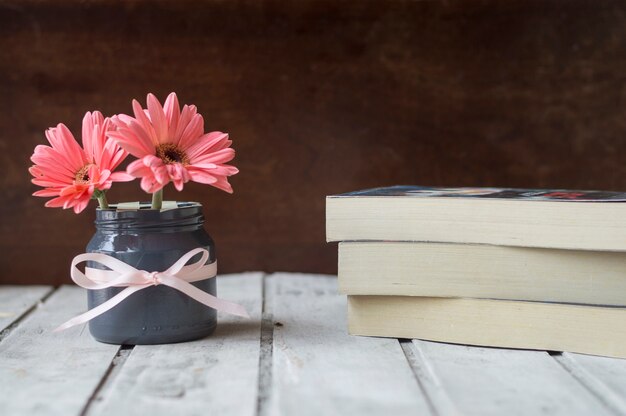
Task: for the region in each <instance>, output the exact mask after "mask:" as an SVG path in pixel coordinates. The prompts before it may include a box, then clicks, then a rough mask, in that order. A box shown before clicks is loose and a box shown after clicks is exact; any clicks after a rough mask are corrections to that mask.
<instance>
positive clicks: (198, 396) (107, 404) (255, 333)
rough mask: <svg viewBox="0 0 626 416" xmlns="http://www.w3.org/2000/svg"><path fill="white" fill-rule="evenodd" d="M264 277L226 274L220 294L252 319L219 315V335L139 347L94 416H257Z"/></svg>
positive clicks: (221, 279) (95, 404) (95, 408)
mask: <svg viewBox="0 0 626 416" xmlns="http://www.w3.org/2000/svg"><path fill="white" fill-rule="evenodd" d="M262 279H263V274H262V273H244V274H237V275H231V276H220V277H219V279H218V296H219V297H220V298H223V299H228V300H232V301H235V302H238V303H242V304H243V305H245V307H246V309H247V310H248V313H250V315H251V319H250V320H246V319H244V318H239V317H235V316H230V315H225V314H219V315H218V327H217V329H216V331H215V332H214V333H213V334H212V335H211V336H209V337H207V338H204V339H202V340H198V341H193V342H186V343H180V344H169V345H149V346H141V345H138V346H136V347H135V348H134V350H133V351H132V353H131V354H130V356H129V357H128V358H127V359H126V362H125V363H124V365H123V367H122V369H121V370H120V371H119V373H118V374H117V376H116V377H115V379H114V380H112V381H111V385H110V387H109V388H105V389H104V390H103V391H102V395H101V397H97V398H96V401H94V402H93V403H92V405H91V407H90V408H89V412H88V414H103V415H104V414H122V413H125V412H128V411H129V410H131V413H133V414H142V415H143V414H150V415H153V416H156V415H175V414H194V415H196V414H197V415H199V414H215V415H253V414H254V413H255V412H256V404H257V380H258V368H259V338H260V331H261V309H262V284H263V282H262ZM105 387H106V386H105ZM132 409H135V410H132Z"/></svg>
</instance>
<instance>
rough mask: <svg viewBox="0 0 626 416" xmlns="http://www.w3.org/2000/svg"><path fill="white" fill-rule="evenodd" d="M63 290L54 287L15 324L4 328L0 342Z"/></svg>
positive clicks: (20, 316)
mask: <svg viewBox="0 0 626 416" xmlns="http://www.w3.org/2000/svg"><path fill="white" fill-rule="evenodd" d="M60 288H61V286H57V287H53V288H51V289H50V290H49V291H48V292H46V293H45V294H44V295H43V296H42V297H41V298H40V299H39V300H38V301H37V302H35V303H34V304H33V305H32V306H31V307H30V308H28V309H26V310H25V311H24V312H23V313H22V314H21V315H19V316H18V317H17V318H15V320H14V321H13V322H11V324H10V325H9V326H7V327H6V328H4V329H3V330H2V331H0V342H2V341H4V339H5V338H6V337H8V336H9V334H10V333H11V332H13V330H14V329H15V328H17V327H18V325H19V324H20V323H21V322H22V321H24V320H25V319H26V318H28V317H29V316H30V315H31V314H32V313H33V312H35V311H36V310H37V309H39V307H40V306H42V305H43V304H44V303H46V301H47V300H48V299H49V298H50V296H52V295H53V294H55V293H56V292H57V291H58V290H59V289H60Z"/></svg>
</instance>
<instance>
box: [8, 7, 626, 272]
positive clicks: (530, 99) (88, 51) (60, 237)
mask: <svg viewBox="0 0 626 416" xmlns="http://www.w3.org/2000/svg"><path fill="white" fill-rule="evenodd" d="M170 91H177V92H178V94H179V97H180V99H181V102H183V103H195V104H196V105H197V106H198V108H199V110H200V112H201V113H202V114H203V115H204V116H205V120H206V125H207V128H208V129H211V130H223V131H228V132H229V133H230V134H231V137H232V139H233V140H234V147H235V148H236V150H237V158H236V160H235V164H236V165H237V166H238V167H239V168H240V170H241V173H240V174H239V175H237V176H236V177H234V178H233V180H232V183H233V185H234V188H235V194H234V195H232V196H231V195H227V194H225V193H223V192H221V191H218V190H215V189H213V188H209V187H206V186H200V185H197V184H188V185H187V186H186V187H185V190H184V191H183V193H182V194H180V195H179V194H176V192H175V191H174V190H173V189H172V188H168V189H167V190H166V199H167V198H168V197H169V199H173V198H176V199H179V200H196V201H201V202H202V203H204V204H205V205H206V214H207V224H206V228H207V230H208V231H209V232H210V233H211V234H212V235H213V237H214V238H215V240H216V242H217V247H218V257H219V260H220V268H221V271H222V272H235V271H243V270H266V271H276V270H286V271H303V272H323V273H334V272H335V271H336V246H335V245H330V244H326V243H325V239H324V196H325V195H327V194H333V193H339V192H345V191H350V190H355V189H359V188H366V187H375V186H383V185H392V184H424V185H445V186H460V185H466V186H478V185H480V186H514V187H559V188H592V189H613V190H624V189H626V167H625V166H624V154H626V3H624V2H622V1H606V0H602V1H591V0H590V1H581V0H572V1H561V0H553V1H500V0H491V1H469V0H468V1H419V2H418V1H411V2H405V1H395V0H394V1H367V2H364V1H357V0H349V1H340V2H337V1H296V2H290V1H280V2H279V1H255V0H248V1H158V2H152V1H132V2H121V1H112V0H109V1H89V2H84V1H52V0H49V1H34V0H26V1H24V0H15V1H0V106H1V107H0V110H1V111H0V158H1V159H0V169H1V170H2V174H1V175H0V191H1V196H2V204H1V205H0V221H1V222H0V256H1V259H0V270H1V273H0V283H54V284H59V283H64V282H68V281H69V278H68V267H69V262H70V260H71V258H72V256H74V255H76V254H78V253H80V252H81V251H82V250H83V248H84V246H85V244H86V243H87V241H88V240H89V238H90V236H91V234H92V233H93V226H92V221H93V218H94V214H93V210H92V209H89V210H88V211H89V212H85V213H83V214H82V215H79V216H76V215H74V214H73V213H72V212H70V211H62V210H59V209H45V208H44V207H43V204H44V202H45V200H44V199H41V198H35V197H31V196H30V194H31V193H32V192H33V191H35V190H36V187H35V186H33V185H32V184H30V182H29V181H30V177H29V174H28V172H27V168H28V166H29V165H30V162H29V157H30V155H31V152H32V150H33V148H34V146H35V145H37V144H39V143H44V141H45V138H44V135H43V131H44V129H46V128H47V127H49V126H52V125H55V124H56V123H58V122H64V123H66V124H67V125H68V126H69V127H70V128H71V129H72V130H73V131H75V132H78V131H80V120H81V118H82V116H83V114H84V112H85V111H87V110H93V109H99V110H101V111H103V112H104V113H105V114H114V113H119V112H130V111H131V110H130V101H131V99H132V98H138V99H140V101H142V102H144V101H145V95H146V93H147V92H154V93H156V94H157V95H158V96H159V97H160V98H161V99H163V98H165V96H166V94H167V93H169V92H170ZM146 198H147V196H146V195H145V194H143V193H142V192H141V191H140V190H139V188H138V183H137V182H135V183H131V184H121V185H116V186H115V187H114V189H113V190H112V191H111V192H110V197H109V199H110V200H112V201H116V200H137V199H146Z"/></svg>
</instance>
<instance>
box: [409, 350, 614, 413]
mask: <svg viewBox="0 0 626 416" xmlns="http://www.w3.org/2000/svg"><path fill="white" fill-rule="evenodd" d="M413 345H414V346H415V347H416V348H417V351H418V356H419V358H420V359H421V360H422V361H424V362H425V363H426V365H427V367H428V371H429V372H430V373H431V377H430V379H428V378H422V380H423V382H424V386H425V390H426V391H427V393H428V394H429V396H430V397H431V398H433V399H434V400H433V403H434V405H435V408H436V409H441V411H440V412H439V413H440V414H444V415H450V414H458V415H501V414H507V415H530V414H546V415H548V414H549V415H554V416H556V415H581V416H584V415H590V414H594V415H610V414H612V413H611V411H610V409H608V408H606V407H605V406H604V405H603V403H602V402H600V401H599V400H598V399H597V398H595V397H594V396H593V395H592V394H591V393H590V392H589V391H588V390H586V388H585V387H584V386H582V385H581V384H579V383H578V382H577V381H576V380H575V379H574V378H573V377H572V376H571V375H570V374H569V373H568V372H567V371H565V370H564V369H563V368H561V366H559V365H558V364H557V363H556V362H555V361H554V360H553V359H552V357H550V355H549V354H548V353H546V352H545V351H541V352H539V351H524V350H510V349H498V348H479V347H467V346H463V345H451V344H443V343H436V342H427V341H420V340H413ZM611 361H613V362H616V361H620V360H615V359H612V360H611ZM440 395H444V396H445V397H446V398H447V400H442V399H441V398H440V397H439V396H440ZM450 403H453V407H451V406H450Z"/></svg>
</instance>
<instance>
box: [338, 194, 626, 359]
mask: <svg viewBox="0 0 626 416" xmlns="http://www.w3.org/2000/svg"><path fill="white" fill-rule="evenodd" d="M326 234H327V240H328V241H338V242H340V243H339V273H338V274H339V288H340V292H342V293H344V294H347V295H348V323H349V332H350V333H351V334H354V335H370V336H383V337H384V336H387V337H395V338H420V339H426V340H433V341H443V342H451V343H460V344H470V345H483V346H493V347H509V348H527V349H540V350H554V351H572V352H579V353H586V354H594V355H606V356H611V357H622V358H626V193H616V192H599V191H563V190H558V191H556V190H525V189H494V188H455V189H444V188H427V187H417V186H394V187H389V188H378V189H370V190H365V191H359V192H352V193H347V194H342V195H334V196H329V197H327V199H326Z"/></svg>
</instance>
